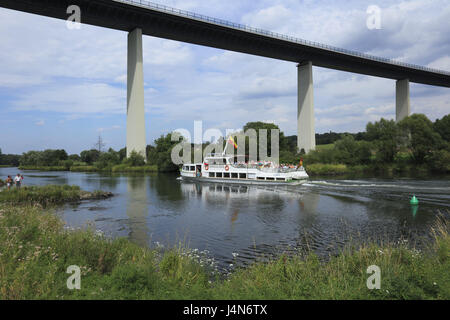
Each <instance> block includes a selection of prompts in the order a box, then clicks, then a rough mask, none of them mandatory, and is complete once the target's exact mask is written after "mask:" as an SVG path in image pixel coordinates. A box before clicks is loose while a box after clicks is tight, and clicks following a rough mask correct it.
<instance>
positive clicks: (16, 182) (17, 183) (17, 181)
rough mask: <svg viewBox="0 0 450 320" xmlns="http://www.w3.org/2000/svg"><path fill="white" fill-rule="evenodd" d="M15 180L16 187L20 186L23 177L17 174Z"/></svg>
mask: <svg viewBox="0 0 450 320" xmlns="http://www.w3.org/2000/svg"><path fill="white" fill-rule="evenodd" d="M14 182H15V184H16V188H20V185H21V183H22V177H21V176H20V174H17V176H16V177H15V178H14Z"/></svg>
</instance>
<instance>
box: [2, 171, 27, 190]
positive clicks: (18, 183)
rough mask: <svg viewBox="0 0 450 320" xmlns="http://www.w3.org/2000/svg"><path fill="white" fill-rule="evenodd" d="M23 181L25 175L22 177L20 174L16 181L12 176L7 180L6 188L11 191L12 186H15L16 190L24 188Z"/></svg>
mask: <svg viewBox="0 0 450 320" xmlns="http://www.w3.org/2000/svg"><path fill="white" fill-rule="evenodd" d="M22 180H23V175H21V174H20V173H18V174H17V175H16V176H15V177H14V179H13V178H11V176H8V178H6V181H5V182H6V188H7V189H8V190H9V189H11V186H12V185H13V183H14V185H15V186H16V188H20V187H21V186H22Z"/></svg>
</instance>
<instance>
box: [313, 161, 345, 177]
mask: <svg viewBox="0 0 450 320" xmlns="http://www.w3.org/2000/svg"><path fill="white" fill-rule="evenodd" d="M305 169H306V172H307V173H308V175H311V176H316V175H340V174H346V173H350V172H352V170H351V168H349V167H347V166H346V165H345V164H323V163H314V164H309V165H306V166H305Z"/></svg>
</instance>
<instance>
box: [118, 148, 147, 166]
mask: <svg viewBox="0 0 450 320" xmlns="http://www.w3.org/2000/svg"><path fill="white" fill-rule="evenodd" d="M123 163H125V164H127V165H129V166H131V167H139V166H143V165H145V159H144V157H143V156H142V155H141V154H139V153H137V152H136V151H134V150H133V151H132V152H131V154H130V156H129V157H128V158H126V159H124V160H123Z"/></svg>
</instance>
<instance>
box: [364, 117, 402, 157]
mask: <svg viewBox="0 0 450 320" xmlns="http://www.w3.org/2000/svg"><path fill="white" fill-rule="evenodd" d="M365 138H366V139H367V140H368V141H372V142H374V145H375V147H376V149H377V159H378V160H379V161H382V162H388V163H391V162H393V161H394V156H395V154H396V153H397V151H398V141H399V129H398V126H397V124H396V123H395V121H394V120H386V119H383V118H381V120H380V121H377V122H374V123H372V122H369V123H368V124H367V126H366V135H365Z"/></svg>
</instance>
